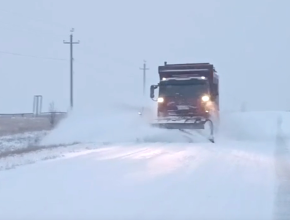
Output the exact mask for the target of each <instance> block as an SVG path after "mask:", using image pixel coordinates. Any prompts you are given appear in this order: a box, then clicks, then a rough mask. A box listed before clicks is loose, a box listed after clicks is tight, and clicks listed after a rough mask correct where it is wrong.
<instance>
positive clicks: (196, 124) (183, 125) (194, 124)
mask: <svg viewBox="0 0 290 220" xmlns="http://www.w3.org/2000/svg"><path fill="white" fill-rule="evenodd" d="M206 123H209V131H208V132H209V136H208V137H206V138H207V139H208V140H209V141H210V142H212V143H214V126H213V122H212V121H211V120H210V119H200V118H198V119H182V120H180V119H179V120H178V119H177V120H174V119H173V120H172V119H171V120H165V121H164V120H158V122H155V123H151V126H152V127H155V128H161V129H172V130H173V129H176V130H180V131H181V132H183V133H186V134H188V135H192V134H191V133H190V132H188V131H194V130H205V129H206V126H205V124H206ZM186 130H187V131H186Z"/></svg>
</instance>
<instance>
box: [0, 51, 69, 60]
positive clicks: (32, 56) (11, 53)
mask: <svg viewBox="0 0 290 220" xmlns="http://www.w3.org/2000/svg"><path fill="white" fill-rule="evenodd" d="M0 53H1V54H8V55H13V56H21V57H30V58H37V59H45V60H56V61H67V59H62V58H54V57H41V56H35V55H27V54H21V53H14V52H8V51H0Z"/></svg>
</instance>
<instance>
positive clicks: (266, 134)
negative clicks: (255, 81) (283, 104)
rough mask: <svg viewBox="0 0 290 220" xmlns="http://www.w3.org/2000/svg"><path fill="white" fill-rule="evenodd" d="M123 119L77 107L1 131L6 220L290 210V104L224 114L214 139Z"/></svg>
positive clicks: (247, 215)
mask: <svg viewBox="0 0 290 220" xmlns="http://www.w3.org/2000/svg"><path fill="white" fill-rule="evenodd" d="M130 114H132V113H131V112H130ZM118 117H119V120H118V123H119V124H118V125H119V126H116V125H115V126H108V125H107V127H106V126H105V124H101V123H97V124H95V123H93V122H92V120H91V119H90V117H89V116H88V117H87V120H85V118H82V119H80V118H79V117H74V116H73V115H71V116H69V117H68V118H67V119H65V120H64V121H63V122H61V123H60V124H59V125H58V126H57V127H56V128H55V129H54V130H52V131H50V132H36V133H27V134H19V135H14V136H9V137H8V136H6V137H1V139H0V141H1V144H0V219H9V220H10V219H11V220H12V219H13V220H14V219H15V220H16V219H17V220H18V219H19V220H20V219H47V220H48V219H104V220H105V219H148V220H149V219H223V220H225V219H229V220H230V219H231V220H234V219H241V220H245V219H253V220H254V219H255V220H257V219H261V220H262V219H265V220H266V219H279V217H281V218H282V217H283V216H284V217H285V216H286V215H288V214H289V211H288V209H289V210H290V208H289V207H290V206H289V203H287V192H288V195H289V194H290V193H289V189H288V188H287V186H288V185H289V184H288V182H287V181H288V179H289V178H288V177H287V174H288V175H289V171H287V169H289V166H288V164H287V163H288V162H289V159H288V158H287V157H288V153H287V152H288V151H287V140H288V139H289V136H287V133H288V134H289V129H290V127H289V122H290V115H289V113H288V112H232V113H226V114H225V115H221V119H222V120H221V123H220V126H219V129H218V132H217V135H216V143H214V144H213V143H210V142H208V141H207V140H205V139H203V138H202V137H200V136H196V137H195V138H193V139H194V140H193V141H191V142H189V139H188V138H186V137H184V136H183V134H181V133H180V132H177V131H167V130H159V129H152V128H150V127H149V125H148V124H147V123H145V122H144V120H143V119H142V116H140V115H138V114H137V113H136V114H135V115H131V120H129V121H128V120H127V121H125V119H126V118H128V117H129V116H128V114H127V113H126V114H124V115H122V116H118ZM116 119H117V118H116ZM249 121H251V123H250V124H249ZM76 125H77V126H76ZM287 125H288V126H287ZM72 126H74V127H72ZM84 126H86V129H85V127H84ZM100 127H102V129H100ZM107 129H108V130H109V129H110V131H111V132H108V130H107ZM60 134H61V135H60ZM97 134H98V135H97ZM289 181H290V180H289ZM288 200H289V199H288ZM288 206H289V207H288ZM287 207H288V209H287ZM287 212H288V213H287Z"/></svg>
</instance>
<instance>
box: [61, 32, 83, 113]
mask: <svg viewBox="0 0 290 220" xmlns="http://www.w3.org/2000/svg"><path fill="white" fill-rule="evenodd" d="M73 32H74V29H73V28H72V29H71V34H70V41H69V42H66V41H63V43H64V44H70V107H71V110H72V109H73V45H74V44H79V43H80V41H77V42H74V41H73V34H72V33H73Z"/></svg>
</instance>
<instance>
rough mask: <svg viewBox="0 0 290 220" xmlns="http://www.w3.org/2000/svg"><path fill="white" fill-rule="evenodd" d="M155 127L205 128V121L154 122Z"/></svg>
mask: <svg viewBox="0 0 290 220" xmlns="http://www.w3.org/2000/svg"><path fill="white" fill-rule="evenodd" d="M152 126H153V127H158V128H166V129H204V123H170V122H168V123H153V124H152Z"/></svg>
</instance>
